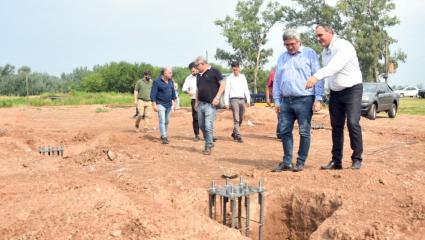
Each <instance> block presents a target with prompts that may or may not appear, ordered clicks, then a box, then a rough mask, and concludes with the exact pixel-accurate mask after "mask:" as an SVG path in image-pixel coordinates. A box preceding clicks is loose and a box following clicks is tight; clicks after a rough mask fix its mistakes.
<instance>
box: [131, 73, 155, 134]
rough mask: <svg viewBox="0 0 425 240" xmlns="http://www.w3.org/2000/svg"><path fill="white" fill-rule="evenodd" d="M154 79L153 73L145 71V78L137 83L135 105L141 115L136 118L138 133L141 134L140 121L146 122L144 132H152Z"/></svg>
mask: <svg viewBox="0 0 425 240" xmlns="http://www.w3.org/2000/svg"><path fill="white" fill-rule="evenodd" d="M151 89H152V79H151V72H150V71H145V72H144V78H143V79H140V80H138V81H137V82H136V86H135V87H134V103H135V104H136V105H137V110H138V112H139V114H138V115H137V117H136V124H135V125H136V132H139V124H140V121H141V120H142V119H143V120H144V127H143V130H144V131H145V132H148V131H151V130H152V129H153V128H152V127H151V125H150V124H151V121H150V120H151V119H152V101H151Z"/></svg>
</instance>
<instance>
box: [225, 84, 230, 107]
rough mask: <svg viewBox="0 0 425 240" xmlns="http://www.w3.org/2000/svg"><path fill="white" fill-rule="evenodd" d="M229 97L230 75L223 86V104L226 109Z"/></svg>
mask: <svg viewBox="0 0 425 240" xmlns="http://www.w3.org/2000/svg"><path fill="white" fill-rule="evenodd" d="M229 98H230V77H228V78H227V80H226V86H225V88H224V106H225V107H226V109H228V108H229V101H230V100H229Z"/></svg>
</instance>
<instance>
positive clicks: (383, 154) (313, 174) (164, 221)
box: [0, 106, 425, 240]
mask: <svg viewBox="0 0 425 240" xmlns="http://www.w3.org/2000/svg"><path fill="white" fill-rule="evenodd" d="M98 107H101V106H82V107H41V108H10V109H0V116H1V117H0V239H16V240H18V239H19V240H24V239H246V238H245V237H244V231H242V233H241V231H240V230H237V229H231V228H229V227H226V226H224V225H223V224H221V223H220V221H219V220H218V218H217V219H216V220H212V219H210V218H209V217H208V194H207V189H208V187H209V186H210V183H211V181H212V180H215V182H216V184H217V185H219V186H222V185H223V184H224V180H223V179H222V178H221V176H222V174H224V173H230V174H239V175H240V176H243V177H244V179H245V180H246V181H247V182H248V183H249V184H250V185H253V186H256V185H257V184H258V181H259V180H260V179H262V180H263V181H264V186H265V188H266V197H265V199H266V200H265V226H264V238H265V239H341V240H342V239H344V240H345V239H425V200H424V199H425V198H424V195H425V117H423V116H409V115H399V116H397V118H395V119H389V118H387V117H386V116H384V115H382V116H381V117H379V118H378V119H376V120H375V121H370V120H367V119H365V118H362V120H361V124H362V127H363V137H364V150H365V151H364V165H363V168H362V169H361V170H360V171H354V170H351V169H350V168H349V167H350V165H351V163H350V154H351V152H350V148H349V141H348V134H346V141H345V143H346V144H345V145H346V146H345V150H344V153H345V156H344V162H343V164H344V167H345V169H343V170H340V171H322V170H319V166H320V165H322V164H325V163H327V162H328V161H329V160H330V149H331V131H330V125H329V116H328V114H327V113H326V112H325V111H323V112H321V113H318V114H315V115H314V117H313V124H318V125H320V124H322V125H323V126H324V129H319V130H312V144H311V149H310V155H309V159H308V160H307V163H306V168H305V170H304V171H302V172H299V173H292V172H281V173H273V172H270V170H271V169H272V168H273V167H274V166H275V165H277V164H278V163H279V162H280V161H281V159H282V155H283V153H282V145H281V143H280V142H279V141H278V140H277V139H276V138H275V133H274V131H275V126H276V115H275V114H274V112H273V110H272V109H270V108H266V107H252V108H250V109H249V111H248V116H247V119H249V120H250V121H252V123H253V124H254V126H248V125H247V124H244V125H243V127H242V133H243V137H244V143H242V144H241V143H237V142H234V141H232V139H231V137H230V133H231V129H232V119H231V113H230V112H229V111H220V112H219V113H218V115H217V121H216V126H215V135H216V137H217V138H218V140H217V142H216V143H215V147H214V149H213V153H212V155H210V156H204V155H202V154H201V150H202V147H203V142H202V141H200V142H194V141H192V137H193V133H192V127H191V113H190V112H189V110H188V109H180V110H178V111H177V112H175V113H174V114H173V115H172V118H171V125H170V130H169V135H170V137H169V138H170V144H169V145H162V144H161V143H160V141H159V132H158V131H154V132H152V133H143V132H140V133H136V132H135V131H134V128H133V126H134V120H133V119H131V116H132V115H133V114H134V108H119V107H114V106H105V109H106V110H107V111H106V112H100V113H99V112H98V113H96V109H97V108H98ZM154 122H155V123H156V124H157V118H156V117H155V118H154ZM245 123H246V122H245ZM296 131H297V128H296V129H295V131H294V132H295V133H296ZM298 139H299V138H298V136H297V134H295V143H296V146H295V149H297V148H298V147H297V146H298ZM60 145H63V146H64V148H65V155H64V156H63V157H60V156H47V155H40V154H39V153H38V148H39V147H40V146H60ZM108 151H109V156H108V154H107V153H108ZM295 156H296V154H295ZM233 181H234V182H235V183H237V182H238V179H235V180H233ZM251 202H252V204H251V212H252V214H251V215H252V221H251V227H252V229H251V236H252V239H257V238H258V237H257V234H258V210H259V206H258V204H257V203H258V201H256V197H255V198H253V199H252V201H251Z"/></svg>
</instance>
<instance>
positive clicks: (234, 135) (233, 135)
mask: <svg viewBox="0 0 425 240" xmlns="http://www.w3.org/2000/svg"><path fill="white" fill-rule="evenodd" d="M230 136H232V138H233V140H235V138H236V134H235V133H234V132H232V135H230Z"/></svg>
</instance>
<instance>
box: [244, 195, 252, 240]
mask: <svg viewBox="0 0 425 240" xmlns="http://www.w3.org/2000/svg"><path fill="white" fill-rule="evenodd" d="M250 205H251V204H250V199H249V194H248V195H246V196H245V210H246V226H245V236H246V237H248V238H249V231H250V229H249V223H250V221H251V220H250V215H249V213H250V207H251V206H250Z"/></svg>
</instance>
